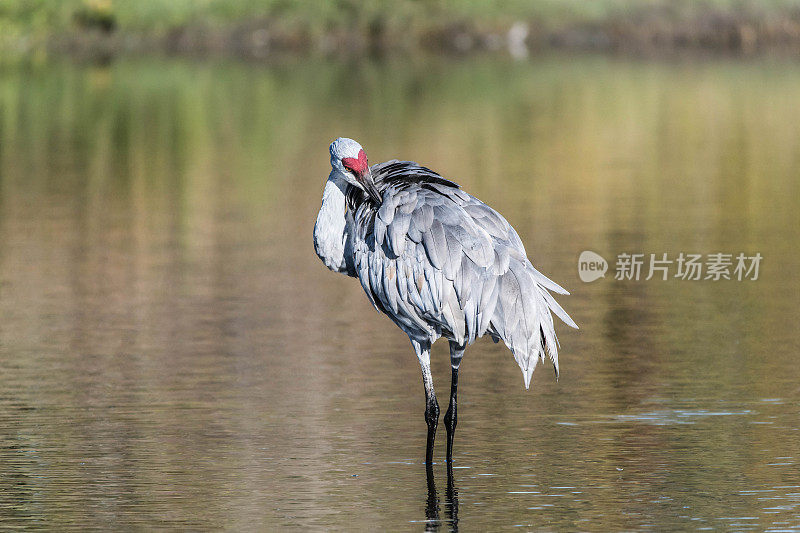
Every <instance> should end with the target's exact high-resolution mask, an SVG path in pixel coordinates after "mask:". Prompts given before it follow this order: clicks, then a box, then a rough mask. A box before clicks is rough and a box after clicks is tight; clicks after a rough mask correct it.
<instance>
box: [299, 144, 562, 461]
mask: <svg viewBox="0 0 800 533" xmlns="http://www.w3.org/2000/svg"><path fill="white" fill-rule="evenodd" d="M330 154H331V167H332V169H331V173H330V175H329V176H328V181H327V183H326V184H325V191H324V193H323V196H322V207H321V208H320V210H319V215H318V216H317V222H316V225H315V226H314V249H315V251H316V253H317V255H318V256H319V258H320V259H322V261H323V262H324V263H325V265H326V266H327V267H328V268H329V269H331V270H333V271H335V272H341V273H343V274H347V275H348V276H352V277H357V278H358V279H359V281H360V282H361V286H362V287H363V288H364V292H366V293H367V297H368V298H369V300H370V302H371V303H372V305H373V306H374V307H375V309H377V310H378V311H380V312H383V313H384V314H386V315H387V316H388V317H389V318H390V319H392V321H393V322H394V323H395V324H397V326H398V327H399V328H400V329H402V330H403V331H404V332H405V333H406V334H407V335H408V338H409V339H411V344H412V345H413V347H414V351H415V352H416V355H417V358H418V359H419V364H420V366H421V367H422V381H423V384H424V386H425V399H426V401H425V421H426V423H427V425H428V437H427V447H426V454H425V459H426V464H427V465H428V468H430V465H431V464H432V461H433V442H434V438H435V436H436V426H437V425H438V420H439V404H438V402H437V401H436V393H435V392H434V389H433V379H432V377H431V370H430V349H431V345H432V344H433V342H434V341H436V340H437V339H438V338H439V337H445V338H447V340H448V341H449V342H450V365H451V369H452V381H451V387H450V405H449V407H448V408H447V413H446V414H445V416H444V422H445V427H446V429H447V463H448V465H449V467H450V468H452V457H453V436H454V433H455V428H456V392H457V387H458V368H459V366H460V364H461V358H462V356H463V355H464V350H465V349H466V347H467V345H469V344H471V343H472V342H474V341H475V339H477V338H478V337H481V336H483V335H485V334H488V335H489V336H491V337H492V339H493V340H494V341H495V342H498V341H499V340H501V339H502V340H503V341H504V342H505V344H506V346H508V348H509V349H510V350H511V352H512V353H513V354H514V358H515V359H516V361H517V363H518V364H519V366H520V368H521V369H522V374H523V377H524V382H525V388H526V389H527V388H528V387H529V385H530V380H531V375H532V374H533V369H534V367H535V366H536V364H537V362H538V361H539V360H541V361H542V362H544V359H545V356H549V358H550V360H551V361H552V363H553V368H554V369H555V373H556V377H558V341H557V339H556V333H555V329H554V328H553V317H552V315H551V314H550V312H551V311H553V312H554V313H555V314H556V315H558V317H559V318H561V320H563V321H564V322H565V323H566V324H567V325H569V326H572V327H573V328H577V327H578V326H577V325H576V324H575V322H573V320H572V319H571V318H570V317H569V315H567V313H566V312H565V311H564V310H563V309H562V308H561V306H560V305H559V304H558V303H557V302H556V301H555V299H553V297H552V296H551V295H550V292H549V291H552V292H556V293H559V294H569V293H568V292H567V291H566V290H564V289H563V288H562V287H561V286H559V285H558V284H556V283H555V282H553V281H551V280H550V279H548V278H547V277H545V276H544V274H542V273H540V272H539V271H538V270H536V269H535V268H534V267H533V265H532V264H531V262H530V261H529V260H528V258H527V256H526V254H525V247H524V246H523V245H522V241H521V240H520V238H519V236H518V235H517V232H516V231H514V228H512V227H511V225H510V224H509V223H508V222H507V221H506V219H505V218H503V216H502V215H500V214H499V213H498V212H497V211H495V210H494V209H492V208H491V207H489V206H487V205H486V204H484V203H483V202H481V201H480V200H478V199H477V198H475V197H473V196H471V195H469V194H467V193H466V192H464V191H463V190H461V188H460V187H459V185H457V184H456V183H453V182H452V181H449V180H447V179H444V178H443V177H441V176H440V175H439V174H437V173H436V172H434V171H432V170H430V169H428V168H425V167H422V166H420V165H418V164H416V163H413V162H411V161H397V160H392V161H387V162H385V163H379V164H377V165H374V166H372V167H370V166H369V164H368V163H367V155H366V153H365V152H364V150H363V148H361V145H359V144H358V143H357V142H356V141H354V140H352V139H346V138H338V139H336V140H335V141H333V142H332V143H331V145H330Z"/></svg>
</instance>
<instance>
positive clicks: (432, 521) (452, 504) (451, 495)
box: [425, 463, 458, 531]
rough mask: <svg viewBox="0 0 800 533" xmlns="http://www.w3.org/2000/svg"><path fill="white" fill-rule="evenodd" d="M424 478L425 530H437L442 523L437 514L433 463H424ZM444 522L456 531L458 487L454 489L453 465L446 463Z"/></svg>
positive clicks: (436, 493)
mask: <svg viewBox="0 0 800 533" xmlns="http://www.w3.org/2000/svg"><path fill="white" fill-rule="evenodd" d="M425 479H426V481H427V488H428V493H427V498H426V500H425V519H426V523H425V530H426V531H438V529H439V527H440V526H441V525H442V520H441V518H440V516H439V493H438V492H437V491H436V479H435V476H434V473H433V465H431V464H428V463H426V465H425ZM444 512H445V523H446V525H447V526H448V527H449V529H450V531H458V489H456V483H455V478H454V476H453V467H452V465H451V463H448V464H447V490H446V492H445V500H444Z"/></svg>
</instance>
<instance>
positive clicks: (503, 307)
mask: <svg viewBox="0 0 800 533" xmlns="http://www.w3.org/2000/svg"><path fill="white" fill-rule="evenodd" d="M497 283H498V285H499V287H500V291H499V295H498V301H497V305H496V307H495V310H494V315H493V316H492V319H491V329H492V330H493V333H494V334H496V335H497V336H498V337H500V338H501V339H503V342H505V344H506V346H508V348H509V349H510V350H511V353H513V354H514V359H515V360H516V361H517V364H518V365H519V367H520V369H522V375H523V377H524V379H525V388H526V389H527V388H529V387H530V382H531V376H533V370H534V368H535V367H536V365H537V363H538V362H539V361H541V362H544V361H545V358H547V357H549V358H550V361H551V362H552V363H553V368H554V369H555V372H556V376H558V337H557V336H556V332H555V328H554V325H553V315H552V314H551V311H552V312H553V313H555V314H556V316H558V317H559V318H560V319H561V320H562V321H564V323H565V324H567V325H568V326H570V327H573V328H576V329H577V328H578V325H577V324H575V322H574V321H573V320H572V318H570V316H569V315H568V314H567V313H566V311H564V309H563V308H562V307H561V306H560V305H559V304H558V302H556V300H555V298H553V296H552V295H551V294H550V293H549V292H548V290H551V291H553V292H556V293H559V294H569V293H567V291H565V290H564V289H563V288H562V287H561V286H560V285H558V284H557V283H555V282H553V281H551V280H550V279H548V278H547V277H546V276H545V275H544V274H542V273H541V272H539V271H538V270H536V269H535V268H533V265H531V264H530V262H529V261H527V260H521V259H517V258H512V259H511V261H510V263H509V268H508V270H507V271H506V272H505V273H504V274H503V275H502V276H501V277H500V278H499V279H498V281H497Z"/></svg>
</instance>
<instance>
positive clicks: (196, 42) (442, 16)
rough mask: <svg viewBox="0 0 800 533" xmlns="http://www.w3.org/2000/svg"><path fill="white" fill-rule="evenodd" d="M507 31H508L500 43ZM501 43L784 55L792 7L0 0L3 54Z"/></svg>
mask: <svg viewBox="0 0 800 533" xmlns="http://www.w3.org/2000/svg"><path fill="white" fill-rule="evenodd" d="M515 25H516V27H517V30H519V31H517V33H516V34H514V35H509V33H508V32H509V31H511V30H512V29H514V28H515ZM520 25H523V26H520ZM520 28H522V29H520ZM508 39H515V40H519V41H520V42H523V43H525V44H526V45H527V46H529V47H530V46H537V47H538V46H559V47H572V48H575V47H579V48H624V47H636V48H642V47H652V46H656V47H663V46H673V47H674V46H681V47H684V46H692V47H713V48H726V49H728V48H733V49H744V50H751V49H756V48H758V47H762V46H782V47H785V46H792V47H794V46H795V45H796V44H797V43H800V0H772V1H770V2H763V1H760V0H593V1H583V0H537V1H533V2H530V1H524V0H505V1H498V2H481V1H477V0H467V1H456V0H397V1H387V0H383V1H382V0H365V1H356V0H331V1H327V0H303V1H288V0H137V1H132V0H128V1H124V0H116V1H115V0H59V1H51V0H2V1H0V46H2V49H3V50H4V52H9V51H17V52H31V51H34V52H35V51H42V50H46V49H68V50H75V49H77V50H80V51H87V50H88V51H91V50H93V49H96V48H98V47H101V48H104V49H106V50H109V49H110V50H114V51H116V50H126V49H142V48H147V49H151V48H158V49H164V48H166V49H176V48H177V49H180V50H183V51H196V50H226V51H227V50H234V51H239V52H242V51H245V52H252V51H253V50H261V51H262V52H263V49H266V48H276V47H277V48H290V49H314V50H320V49H321V50H323V51H328V50H340V49H341V50H351V49H358V50H361V49H365V48H370V47H374V46H379V47H383V48H395V47H401V48H402V47H405V48H408V47H411V48H413V47H419V46H422V47H426V48H433V49H455V50H459V51H464V50H467V49H486V48H488V49H492V48H499V47H502V46H503V45H504V44H506V40H508ZM98 40H101V41H102V44H98Z"/></svg>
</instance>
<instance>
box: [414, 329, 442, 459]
mask: <svg viewBox="0 0 800 533" xmlns="http://www.w3.org/2000/svg"><path fill="white" fill-rule="evenodd" d="M411 344H413V345H414V351H415V352H416V353H417V359H419V365H420V367H422V384H423V385H425V423H426V424H428V444H427V447H426V448H425V464H426V468H427V469H431V468H433V441H434V439H435V438H436V426H437V425H439V403H438V402H437V401H436V392H435V391H434V390H433V376H431V343H430V342H423V343H420V342H417V341H415V340H414V339H411Z"/></svg>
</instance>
